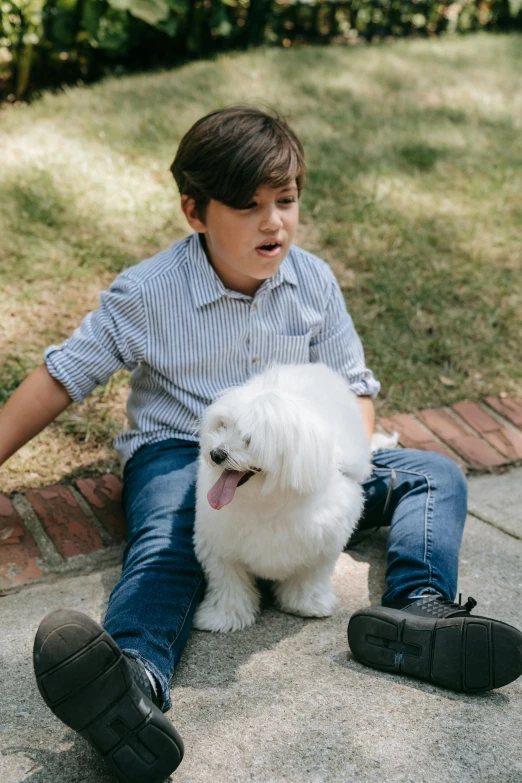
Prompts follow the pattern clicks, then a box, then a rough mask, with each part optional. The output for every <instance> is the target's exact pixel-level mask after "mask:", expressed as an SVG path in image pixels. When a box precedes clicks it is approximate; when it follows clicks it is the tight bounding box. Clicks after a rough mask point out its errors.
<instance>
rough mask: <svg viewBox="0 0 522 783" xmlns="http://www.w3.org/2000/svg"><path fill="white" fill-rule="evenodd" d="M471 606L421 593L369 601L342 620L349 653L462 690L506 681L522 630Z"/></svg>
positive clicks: (516, 660)
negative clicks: (391, 600) (378, 603)
mask: <svg viewBox="0 0 522 783" xmlns="http://www.w3.org/2000/svg"><path fill="white" fill-rule="evenodd" d="M476 605H477V602H476V601H475V600H474V599H473V598H468V600H467V603H466V604H465V605H464V606H462V605H461V603H460V598H459V603H458V604H456V603H454V602H453V601H450V600H449V599H447V598H442V597H441V596H434V595H424V596H422V597H420V598H415V599H412V598H409V599H406V600H404V601H397V602H394V604H393V605H388V606H370V607H369V608H368V609H360V610H359V611H357V612H355V614H353V615H352V616H351V618H350V622H349V623H348V643H349V645H350V648H351V651H352V653H353V655H354V657H355V658H356V659H357V660H358V661H360V662H361V663H364V664H366V665H367V666H372V667H373V668H375V669H382V670H383V671H387V672H394V673H396V674H407V675H410V676H412V677H419V678H421V679H423V680H428V681H429V682H432V683H434V684H435V685H441V686H442V687H444V688H450V689H451V690H453V691H463V692H465V693H481V692H482V691H489V690H492V689H493V688H500V687H502V686H503V685H507V684H508V683H510V682H513V680H516V679H517V677H520V675H521V674H522V633H521V632H520V631H519V630H517V629H516V628H514V627H513V626H511V625H507V624H506V623H501V622H499V621H498V620H492V619H490V618H488V617H480V616H478V615H477V616H475V615H471V614H470V612H471V610H472V609H473V608H474V607H475V606H476Z"/></svg>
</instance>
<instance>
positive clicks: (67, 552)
mask: <svg viewBox="0 0 522 783" xmlns="http://www.w3.org/2000/svg"><path fill="white" fill-rule="evenodd" d="M25 495H26V497H27V500H28V501H29V503H30V504H31V505H32V507H33V508H34V510H35V511H36V513H37V514H38V516H39V517H40V519H41V521H42V524H43V526H44V527H45V529H46V531H47V534H48V535H49V537H50V538H51V540H52V542H53V544H54V545H55V547H56V549H57V550H58V552H59V553H60V554H61V555H62V557H66V558H68V557H74V556H75V555H87V554H89V553H90V552H94V551H96V550H97V549H102V548H103V543H102V540H101V538H100V535H99V533H98V531H97V530H95V528H94V527H93V526H92V523H91V520H90V519H89V518H88V517H87V516H86V515H85V514H84V512H83V511H82V509H81V508H80V507H79V505H78V503H77V502H76V500H75V499H74V496H73V494H72V492H71V490H70V489H69V488H68V487H66V486H62V485H60V484H55V485H54V486H52V487H46V488H45V489H30V490H28V491H27V492H26V493H25Z"/></svg>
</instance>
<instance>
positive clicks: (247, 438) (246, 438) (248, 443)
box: [243, 435, 250, 446]
mask: <svg viewBox="0 0 522 783" xmlns="http://www.w3.org/2000/svg"><path fill="white" fill-rule="evenodd" d="M243 440H244V442H245V443H246V445H247V446H250V435H245V437H244V438H243Z"/></svg>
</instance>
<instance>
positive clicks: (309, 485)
mask: <svg viewBox="0 0 522 783" xmlns="http://www.w3.org/2000/svg"><path fill="white" fill-rule="evenodd" d="M272 413H273V414H275V417H274V418H273V419H272V421H270V426H269V427H267V429H266V430H265V432H266V435H267V436H268V437H269V438H270V439H273V448H272V451H273V455H272V460H271V469H270V471H267V479H266V481H265V485H264V487H263V490H262V492H263V494H269V493H270V492H274V491H276V490H277V489H281V490H283V491H284V490H287V489H293V490H294V491H295V492H298V493H299V494H308V493H312V492H317V491H319V490H320V489H321V488H322V487H324V486H325V485H326V484H327V482H328V481H329V479H330V476H331V472H332V471H333V470H335V458H334V438H333V437H332V433H331V432H330V431H329V428H328V427H327V426H326V424H325V422H324V419H322V418H321V417H319V416H318V415H317V414H316V413H315V412H314V411H313V410H312V409H311V408H308V407H303V406H302V403H301V404H299V405H297V404H294V403H293V402H292V401H291V400H290V399H288V398H286V399H280V400H279V401H278V404H277V406H274V408H273V411H272ZM270 418H272V417H270Z"/></svg>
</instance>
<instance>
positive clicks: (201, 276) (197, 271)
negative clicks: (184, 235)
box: [187, 233, 297, 307]
mask: <svg viewBox="0 0 522 783" xmlns="http://www.w3.org/2000/svg"><path fill="white" fill-rule="evenodd" d="M292 250H293V247H291V248H290V250H289V252H288V254H287V256H286V258H285V259H284V261H283V263H282V264H281V266H280V267H279V269H278V270H277V272H276V273H275V275H272V277H269V278H267V279H266V280H264V281H263V283H262V285H261V286H260V287H259V288H258V290H257V291H256V296H257V294H258V293H259V292H261V291H266V290H272V289H273V288H276V287H277V286H278V285H281V284H282V283H290V284H291V285H297V275H296V273H295V269H294V262H293V257H292V256H293V253H292ZM187 253H188V260H189V263H190V271H191V275H190V283H191V287H192V295H193V297H194V301H195V303H196V306H197V307H203V306H204V305H207V304H210V303H211V302H215V301H216V300H218V299H220V298H221V297H222V296H229V297H232V298H234V299H252V297H251V296H247V295H246V294H241V293H239V292H238V291H230V290H229V289H228V288H225V286H224V285H223V283H222V282H221V280H220V278H219V277H218V275H217V274H216V272H215V270H214V268H213V267H212V265H211V264H210V262H209V260H208V259H207V256H206V254H205V251H204V249H203V245H202V244H201V239H200V235H199V234H198V233H194V234H192V235H191V236H190V237H189V241H188V247H187Z"/></svg>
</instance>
